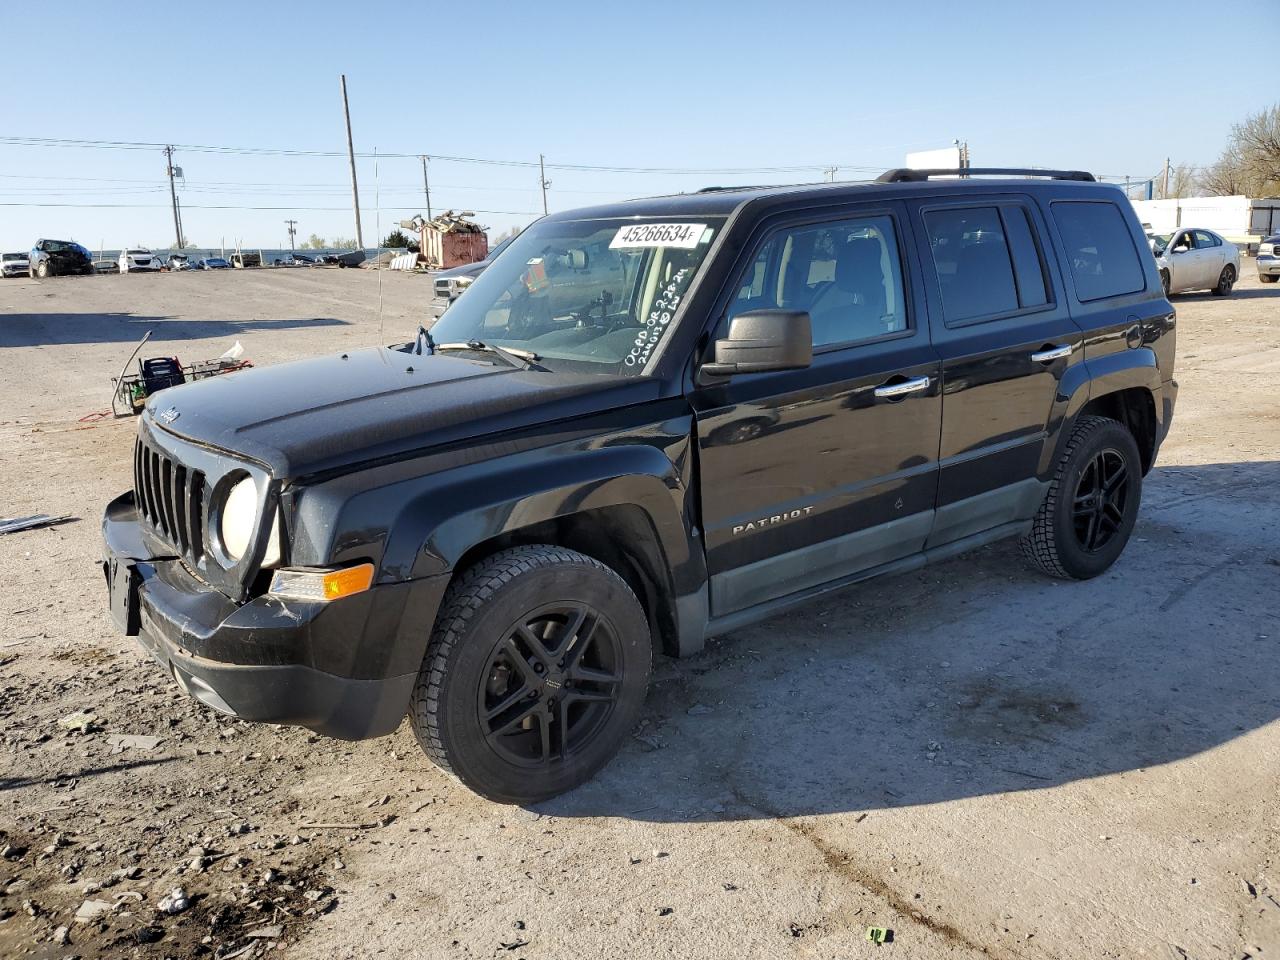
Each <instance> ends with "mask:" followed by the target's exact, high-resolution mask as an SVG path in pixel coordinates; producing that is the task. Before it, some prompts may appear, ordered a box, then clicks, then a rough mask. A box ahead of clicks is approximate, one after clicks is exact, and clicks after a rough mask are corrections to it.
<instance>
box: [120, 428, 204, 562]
mask: <svg viewBox="0 0 1280 960" xmlns="http://www.w3.org/2000/svg"><path fill="white" fill-rule="evenodd" d="M133 491H134V499H135V500H136V501H137V505H138V514H139V516H140V517H141V518H142V520H143V521H144V522H145V523H146V524H148V525H149V526H150V527H151V529H152V530H153V531H154V532H155V533H156V534H158V535H159V536H160V537H161V538H162V539H164V540H166V541H167V542H168V543H170V544H172V545H173V546H174V547H175V548H177V550H178V551H179V552H180V553H181V554H182V555H183V557H185V558H186V559H187V560H189V561H191V562H192V563H193V564H195V563H199V562H200V559H201V558H202V557H203V556H204V528H205V522H206V520H207V513H206V509H205V499H206V493H205V477H204V474H203V473H202V472H201V471H199V470H191V469H188V468H187V467H185V466H183V465H182V464H180V463H178V462H177V461H175V460H173V459H172V458H171V457H169V456H168V455H166V454H165V453H163V452H162V451H160V450H157V449H155V448H154V447H152V446H150V445H148V444H146V443H144V442H143V441H142V439H141V438H139V439H138V442H137V444H136V445H135V446H134V449H133Z"/></svg>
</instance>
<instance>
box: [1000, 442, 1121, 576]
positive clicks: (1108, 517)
mask: <svg viewBox="0 0 1280 960" xmlns="http://www.w3.org/2000/svg"><path fill="white" fill-rule="evenodd" d="M1141 500H1142V459H1141V457H1140V456H1139V454H1138V445H1137V443H1136V442H1135V441H1134V439H1133V434H1131V433H1130V432H1129V430H1128V428H1126V427H1125V426H1124V424H1122V423H1119V422H1117V421H1115V420H1112V419H1110V418H1108V417H1081V418H1080V419H1079V420H1078V421H1077V422H1076V425H1075V428H1074V429H1073V430H1072V431H1071V437H1070V438H1069V439H1068V440H1067V445H1066V449H1065V450H1063V452H1062V456H1061V457H1059V459H1058V469H1057V471H1056V473H1055V474H1054V476H1053V479H1052V480H1051V481H1050V483H1049V491H1048V493H1046V494H1045V498H1044V501H1043V502H1042V503H1041V504H1040V510H1039V512H1038V513H1037V514H1036V517H1035V519H1034V520H1033V521H1032V526H1031V531H1030V532H1029V533H1027V534H1026V535H1025V536H1024V537H1023V538H1022V541H1021V546H1022V555H1023V556H1024V557H1025V558H1026V559H1027V560H1028V561H1029V562H1030V563H1031V564H1032V565H1034V566H1036V567H1038V568H1039V569H1040V570H1041V571H1043V572H1044V573H1047V574H1049V576H1051V577H1060V578H1062V579H1067V580H1087V579H1089V578H1090V577H1096V576H1098V574H1100V573H1103V572H1104V571H1105V570H1106V569H1107V568H1108V567H1110V566H1111V565H1112V564H1113V563H1115V562H1116V559H1117V558H1118V557H1119V556H1120V553H1121V551H1123V550H1124V548H1125V544H1127V543H1128V542H1129V536H1130V534H1132V533H1133V526H1134V524H1135V523H1136V522H1137V520H1138V504H1139V503H1140V502H1141Z"/></svg>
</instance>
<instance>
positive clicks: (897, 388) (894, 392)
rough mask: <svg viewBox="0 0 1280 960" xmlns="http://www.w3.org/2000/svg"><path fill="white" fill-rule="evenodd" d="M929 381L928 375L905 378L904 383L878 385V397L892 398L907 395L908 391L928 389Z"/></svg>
mask: <svg viewBox="0 0 1280 960" xmlns="http://www.w3.org/2000/svg"><path fill="white" fill-rule="evenodd" d="M929 383H930V380H929V378H928V377H916V378H915V379H914V380H904V381H902V383H890V384H887V385H886V386H883V387H876V390H875V393H876V399H877V400H892V399H894V398H895V397H905V396H906V395H907V394H908V393H915V392H916V391H918V390H928V389H929Z"/></svg>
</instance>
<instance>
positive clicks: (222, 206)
mask: <svg viewBox="0 0 1280 960" xmlns="http://www.w3.org/2000/svg"><path fill="white" fill-rule="evenodd" d="M168 206H169V204H167V203H41V202H28V201H21V202H20V201H9V200H0V207H69V208H72V209H85V210H97V209H107V210H151V209H161V210H163V209H167V208H168ZM183 208H184V209H186V210H285V211H289V210H306V211H319V212H327V211H338V210H345V211H347V212H350V210H351V208H350V207H349V206H347V207H302V206H298V205H297V204H293V203H290V204H282V205H279V206H245V205H241V204H234V203H187V204H183ZM364 209H365V210H369V209H375V208H371V207H364ZM376 209H379V210H397V211H413V212H415V213H416V212H417V211H418V210H419V209H420V208H419V207H417V206H412V207H378V208H376ZM467 209H468V210H471V211H472V212H473V213H483V214H488V215H490V216H506V217H539V216H541V215H542V214H540V213H539V212H538V211H536V210H481V209H479V208H475V207H468V208H467Z"/></svg>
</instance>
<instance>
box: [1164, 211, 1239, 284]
mask: <svg viewBox="0 0 1280 960" xmlns="http://www.w3.org/2000/svg"><path fill="white" fill-rule="evenodd" d="M1151 252H1152V253H1154V254H1155V256H1156V266H1157V267H1158V268H1159V269H1160V282H1161V283H1163V284H1164V292H1165V295H1166V296H1167V295H1169V294H1171V293H1185V292H1186V291H1188V290H1212V291H1213V292H1214V294H1215V295H1217V296H1219V297H1225V296H1227V294H1229V293H1230V292H1231V288H1232V287H1233V286H1235V282H1236V281H1237V280H1238V279H1239V278H1240V250H1239V248H1238V247H1237V246H1236V245H1235V244H1234V243H1229V242H1228V241H1226V240H1224V239H1222V237H1220V236H1219V235H1218V234H1216V233H1214V232H1213V231H1212V230H1205V229H1203V228H1202V227H1180V228H1179V229H1177V230H1175V231H1174V232H1173V233H1171V234H1159V233H1154V234H1152V235H1151Z"/></svg>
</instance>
